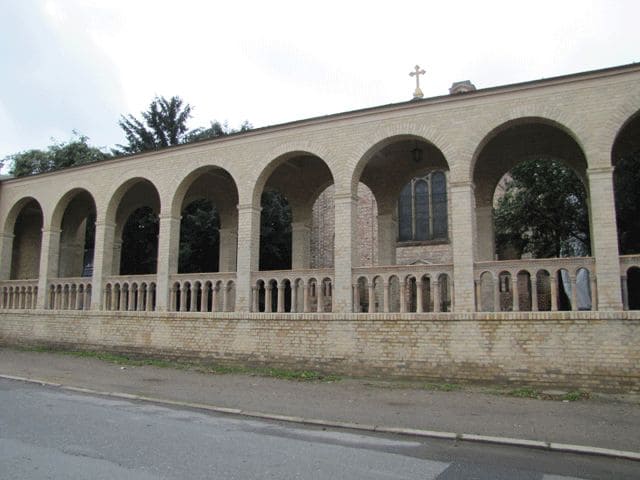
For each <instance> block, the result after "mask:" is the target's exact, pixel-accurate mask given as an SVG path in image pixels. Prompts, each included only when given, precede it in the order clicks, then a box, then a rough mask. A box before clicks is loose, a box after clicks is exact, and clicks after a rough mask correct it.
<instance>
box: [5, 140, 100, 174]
mask: <svg viewBox="0 0 640 480" xmlns="http://www.w3.org/2000/svg"><path fill="white" fill-rule="evenodd" d="M73 135H74V136H73V137H72V139H71V140H69V141H68V142H60V143H54V144H53V145H50V146H49V147H47V149H46V150H38V149H32V150H27V151H24V152H20V153H15V154H13V155H9V156H7V157H5V158H4V160H3V162H4V163H10V164H11V169H10V171H9V172H10V173H11V174H12V175H15V176H16V177H23V176H25V175H35V174H37V173H45V172H51V171H54V170H58V169H60V168H65V167H72V166H74V165H82V164H85V163H93V162H98V161H100V160H105V159H107V158H110V156H111V155H110V154H108V153H105V152H103V151H102V150H100V149H99V148H97V147H92V146H91V145H89V143H88V142H89V137H86V136H84V135H80V134H78V133H77V132H75V131H74V132H73Z"/></svg>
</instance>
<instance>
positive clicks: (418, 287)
mask: <svg viewBox="0 0 640 480" xmlns="http://www.w3.org/2000/svg"><path fill="white" fill-rule="evenodd" d="M423 287H424V285H423V283H422V277H420V278H416V313H422V312H423V311H424V307H423V306H422V303H423V301H424V298H422V297H423V295H424V291H423Z"/></svg>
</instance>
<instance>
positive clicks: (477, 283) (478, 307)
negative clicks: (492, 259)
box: [473, 280, 482, 312]
mask: <svg viewBox="0 0 640 480" xmlns="http://www.w3.org/2000/svg"><path fill="white" fill-rule="evenodd" d="M473 284H474V286H475V288H476V312H480V311H482V305H481V304H482V289H481V283H480V280H474V283H473Z"/></svg>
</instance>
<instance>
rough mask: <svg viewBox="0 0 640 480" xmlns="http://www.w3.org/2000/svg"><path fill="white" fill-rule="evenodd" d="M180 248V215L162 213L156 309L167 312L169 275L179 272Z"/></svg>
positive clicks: (159, 234) (159, 235)
mask: <svg viewBox="0 0 640 480" xmlns="http://www.w3.org/2000/svg"><path fill="white" fill-rule="evenodd" d="M179 250H180V217H174V216H172V215H170V214H168V213H167V214H161V215H160V229H159V233H158V267H157V268H158V269H157V281H156V310H157V311H160V312H166V311H167V310H169V305H170V299H169V296H170V295H169V294H170V286H169V277H170V276H171V275H173V274H176V273H178V252H179Z"/></svg>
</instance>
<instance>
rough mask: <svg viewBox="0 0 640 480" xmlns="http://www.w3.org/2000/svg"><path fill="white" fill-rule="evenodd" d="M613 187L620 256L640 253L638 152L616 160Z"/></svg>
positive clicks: (639, 172)
mask: <svg viewBox="0 0 640 480" xmlns="http://www.w3.org/2000/svg"><path fill="white" fill-rule="evenodd" d="M614 185H615V198H616V217H617V220H618V242H619V246H620V254H621V255H631V254H637V253H640V151H636V152H635V153H633V154H631V155H628V156H626V157H623V158H619V159H617V160H616V168H615V173H614Z"/></svg>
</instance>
